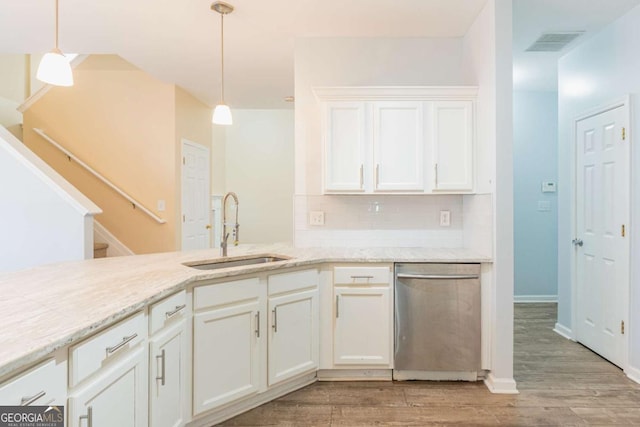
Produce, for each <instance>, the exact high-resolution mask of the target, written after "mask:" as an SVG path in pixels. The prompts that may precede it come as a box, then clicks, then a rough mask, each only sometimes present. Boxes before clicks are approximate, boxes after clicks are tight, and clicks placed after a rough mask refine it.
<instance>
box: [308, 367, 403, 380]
mask: <svg viewBox="0 0 640 427" xmlns="http://www.w3.org/2000/svg"><path fill="white" fill-rule="evenodd" d="M392 379H393V377H392V371H391V369H321V370H319V371H318V381H391V380H392Z"/></svg>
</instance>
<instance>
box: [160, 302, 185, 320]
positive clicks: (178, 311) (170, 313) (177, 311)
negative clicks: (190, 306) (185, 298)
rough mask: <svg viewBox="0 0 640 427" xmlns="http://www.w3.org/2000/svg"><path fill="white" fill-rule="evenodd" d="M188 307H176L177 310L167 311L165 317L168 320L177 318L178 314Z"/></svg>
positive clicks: (183, 305)
mask: <svg viewBox="0 0 640 427" xmlns="http://www.w3.org/2000/svg"><path fill="white" fill-rule="evenodd" d="M186 306H187V304H182V305H176V308H175V310H171V311H167V312H166V313H165V314H164V315H165V317H166V318H167V319H168V318H170V317H173V316H175V315H176V314H178V313H180V312H181V311H182V310H184V308H185V307H186Z"/></svg>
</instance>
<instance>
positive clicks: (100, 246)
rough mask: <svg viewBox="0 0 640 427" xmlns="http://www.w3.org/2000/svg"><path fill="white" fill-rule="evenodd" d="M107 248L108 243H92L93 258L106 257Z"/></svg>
mask: <svg viewBox="0 0 640 427" xmlns="http://www.w3.org/2000/svg"><path fill="white" fill-rule="evenodd" d="M108 248H109V244H108V243H97V242H96V243H94V244H93V258H94V259H95V258H106V257H107V249H108Z"/></svg>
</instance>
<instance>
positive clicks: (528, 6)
mask: <svg viewBox="0 0 640 427" xmlns="http://www.w3.org/2000/svg"><path fill="white" fill-rule="evenodd" d="M638 4H640V0H514V1H513V68H514V76H513V79H514V88H515V89H517V90H547V91H556V90H557V87H558V67H557V63H558V59H559V58H560V57H561V56H562V55H564V54H566V53H567V52H568V51H570V50H571V49H573V48H574V47H576V46H578V45H580V43H583V42H584V41H585V40H588V38H589V37H592V36H593V35H594V34H595V33H597V32H598V30H599V29H601V28H602V27H603V26H605V25H607V24H609V23H610V22H612V21H614V20H615V19H617V18H618V17H620V16H622V15H624V14H625V13H626V12H628V11H629V10H631V9H632V8H633V7H634V6H637V5H638ZM562 31H585V34H584V35H582V36H580V37H578V38H577V39H576V40H575V41H574V42H573V43H571V44H570V45H568V46H567V47H566V48H565V49H563V50H562V51H561V52H525V50H526V49H527V48H528V47H529V46H530V45H531V44H532V43H533V42H534V41H535V40H536V39H537V38H538V37H539V36H540V34H542V33H543V32H562Z"/></svg>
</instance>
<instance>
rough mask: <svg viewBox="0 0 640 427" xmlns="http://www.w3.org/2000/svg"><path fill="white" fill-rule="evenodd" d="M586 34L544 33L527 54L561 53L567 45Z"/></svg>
mask: <svg viewBox="0 0 640 427" xmlns="http://www.w3.org/2000/svg"><path fill="white" fill-rule="evenodd" d="M582 34H584V31H564V32H558V33H543V34H542V35H541V36H540V37H539V38H538V40H536V41H535V42H534V43H533V44H532V45H531V46H529V48H528V49H527V52H560V51H561V50H562V49H564V47H565V46H566V45H568V44H569V43H571V42H572V41H574V40H575V39H577V38H578V37H580V36H581V35H582Z"/></svg>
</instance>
